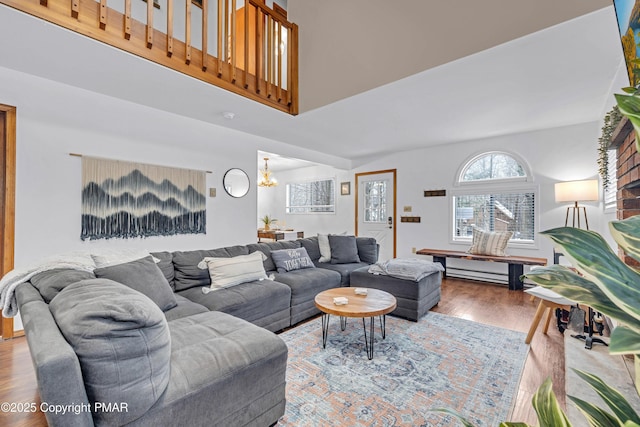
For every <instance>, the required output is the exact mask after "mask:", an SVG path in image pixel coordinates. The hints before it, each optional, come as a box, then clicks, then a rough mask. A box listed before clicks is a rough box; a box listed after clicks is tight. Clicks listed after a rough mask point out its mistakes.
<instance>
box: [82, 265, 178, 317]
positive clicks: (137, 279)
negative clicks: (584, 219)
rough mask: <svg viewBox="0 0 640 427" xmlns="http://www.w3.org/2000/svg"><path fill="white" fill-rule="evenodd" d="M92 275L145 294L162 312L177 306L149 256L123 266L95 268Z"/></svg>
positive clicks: (160, 273) (170, 291)
mask: <svg viewBox="0 0 640 427" xmlns="http://www.w3.org/2000/svg"><path fill="white" fill-rule="evenodd" d="M93 274H95V275H96V277H98V278H105V279H111V280H113V281H116V282H119V283H122V284H124V285H127V286H129V287H130V288H131V289H135V290H136V291H138V292H141V293H143V294H145V295H146V296H148V297H149V298H150V299H151V300H152V301H153V302H155V303H156V304H158V307H160V309H161V310H162V311H167V310H169V309H171V308H173V307H175V306H176V305H177V304H178V303H177V302H176V297H175V295H174V294H173V291H172V290H171V286H169V282H167V279H166V278H165V277H164V274H163V273H162V270H160V267H158V266H157V265H156V263H155V262H154V261H153V258H152V257H151V256H148V257H145V258H140V259H137V260H135V261H131V262H126V263H124V264H117V265H110V266H109V267H102V268H96V269H95V270H93Z"/></svg>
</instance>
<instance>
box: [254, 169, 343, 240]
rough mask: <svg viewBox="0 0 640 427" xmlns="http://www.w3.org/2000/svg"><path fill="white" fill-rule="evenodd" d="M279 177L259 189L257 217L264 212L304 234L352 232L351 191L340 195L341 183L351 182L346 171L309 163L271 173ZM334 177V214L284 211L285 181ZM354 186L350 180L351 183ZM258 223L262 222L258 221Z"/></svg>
mask: <svg viewBox="0 0 640 427" xmlns="http://www.w3.org/2000/svg"><path fill="white" fill-rule="evenodd" d="M274 176H275V177H276V179H277V180H278V182H279V184H280V185H278V186H277V187H271V188H258V218H262V217H264V216H265V215H267V214H268V215H269V216H272V217H274V218H277V219H278V220H279V221H278V223H279V224H282V222H283V221H284V223H285V224H286V227H287V228H294V229H295V230H296V231H304V235H305V237H311V236H315V235H317V234H318V233H342V232H344V231H347V232H349V233H353V232H354V229H355V221H354V205H355V202H354V199H353V197H354V196H353V192H352V193H351V195H349V196H341V195H340V183H341V182H345V181H353V179H352V178H350V176H353V175H350V174H349V172H348V171H345V170H341V169H336V168H333V167H331V166H312V167H307V168H301V169H293V170H287V171H279V172H277V173H275V172H274ZM326 178H335V180H336V213H335V214H287V213H286V209H285V206H286V184H287V183H291V182H302V181H309V180H314V179H326ZM352 185H353V183H352ZM258 226H260V227H262V226H263V224H262V223H261V222H258Z"/></svg>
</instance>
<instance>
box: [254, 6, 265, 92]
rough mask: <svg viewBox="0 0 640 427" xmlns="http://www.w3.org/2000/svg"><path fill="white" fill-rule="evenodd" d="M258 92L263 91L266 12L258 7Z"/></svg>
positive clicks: (256, 43)
mask: <svg viewBox="0 0 640 427" xmlns="http://www.w3.org/2000/svg"><path fill="white" fill-rule="evenodd" d="M255 47H256V93H261V91H262V89H261V87H262V80H263V79H264V76H265V73H264V53H263V52H264V14H263V12H262V9H260V8H259V7H256V37H255Z"/></svg>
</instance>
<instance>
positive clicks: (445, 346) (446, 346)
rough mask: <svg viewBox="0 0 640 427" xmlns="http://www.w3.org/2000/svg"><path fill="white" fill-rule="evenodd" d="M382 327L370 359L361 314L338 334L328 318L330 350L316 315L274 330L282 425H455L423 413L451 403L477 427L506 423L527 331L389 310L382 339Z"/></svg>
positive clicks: (335, 320) (335, 322)
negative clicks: (283, 367)
mask: <svg viewBox="0 0 640 427" xmlns="http://www.w3.org/2000/svg"><path fill="white" fill-rule="evenodd" d="M379 325H380V323H379V321H377V322H376V336H375V345H374V356H373V360H368V359H367V354H366V351H365V347H364V336H363V334H364V332H363V328H362V320H361V319H348V322H347V327H346V329H345V331H341V330H340V321H339V318H338V317H336V316H331V322H330V325H329V339H328V341H327V348H326V349H323V348H322V330H321V320H320V318H318V319H314V320H312V321H310V322H308V323H306V324H304V325H301V326H298V327H296V328H294V329H291V330H289V331H286V332H284V333H282V334H280V337H281V338H282V339H283V340H284V341H285V342H286V343H287V346H288V347H289V362H288V366H287V408H286V413H285V415H284V417H283V418H282V419H280V421H279V423H278V425H279V426H296V427H299V426H337V425H340V426H369V427H373V426H451V425H456V422H455V421H454V420H453V419H452V418H451V417H448V416H445V415H441V414H434V413H428V412H427V411H428V409H430V408H435V407H447V408H452V409H455V410H457V411H459V412H460V413H462V414H463V415H464V416H465V417H467V419H469V420H470V421H472V422H473V423H474V424H476V426H478V427H480V426H497V425H498V424H499V423H500V422H501V421H506V420H507V417H508V416H509V413H510V411H511V407H512V403H513V399H514V397H515V394H516V392H517V388H518V383H519V381H520V376H521V374H522V370H523V367H524V362H525V359H526V356H527V352H528V349H529V348H528V346H527V345H525V344H524V338H525V334H524V333H521V332H516V331H510V330H507V329H502V328H497V327H493V326H486V325H482V324H480V323H475V322H471V321H468V320H464V319H458V318H454V317H450V316H445V315H443V314H439V313H433V312H429V313H427V314H426V315H425V316H424V317H422V318H421V319H420V321H419V322H418V323H415V322H410V321H408V320H404V319H399V318H396V317H392V316H387V322H386V339H384V340H383V339H382V336H381V334H380V328H379ZM368 327H369V319H367V332H368ZM457 425H461V424H457Z"/></svg>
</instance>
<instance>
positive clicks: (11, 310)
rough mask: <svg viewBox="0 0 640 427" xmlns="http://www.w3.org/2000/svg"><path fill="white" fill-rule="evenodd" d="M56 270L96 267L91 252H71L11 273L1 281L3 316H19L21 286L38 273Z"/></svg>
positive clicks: (84, 269)
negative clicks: (17, 290)
mask: <svg viewBox="0 0 640 427" xmlns="http://www.w3.org/2000/svg"><path fill="white" fill-rule="evenodd" d="M56 268H70V269H73V270H81V271H93V270H94V269H95V268H96V265H95V263H94V262H93V258H91V254H90V253H89V252H71V253H67V254H61V255H56V256H53V257H49V258H46V259H44V260H41V261H39V262H37V263H35V264H32V265H30V266H28V267H25V268H21V269H15V270H12V271H10V272H9V273H7V274H6V275H5V276H4V277H3V278H2V279H1V280H0V306H2V315H3V316H4V317H14V316H15V315H16V314H18V303H17V302H16V297H15V294H14V292H15V289H16V287H17V286H18V285H19V284H21V283H24V282H27V281H29V279H31V278H32V277H33V276H35V275H36V274H38V273H42V272H43V271H48V270H53V269H56Z"/></svg>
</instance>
